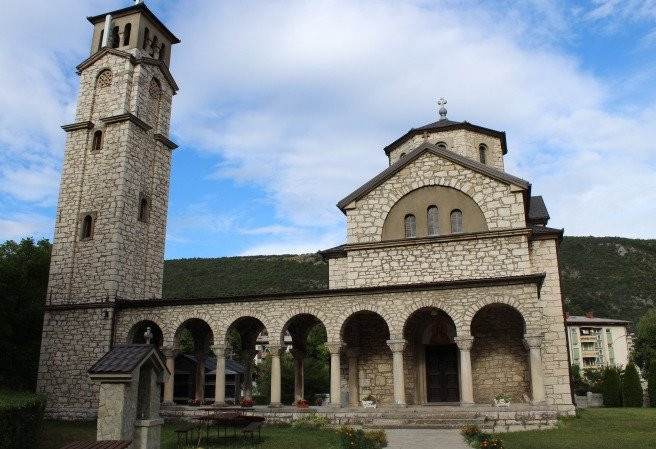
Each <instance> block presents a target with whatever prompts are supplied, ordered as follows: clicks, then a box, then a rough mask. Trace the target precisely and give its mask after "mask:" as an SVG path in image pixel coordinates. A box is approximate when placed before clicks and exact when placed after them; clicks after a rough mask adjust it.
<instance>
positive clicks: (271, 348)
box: [266, 345, 285, 357]
mask: <svg viewBox="0 0 656 449" xmlns="http://www.w3.org/2000/svg"><path fill="white" fill-rule="evenodd" d="M284 349H285V346H283V345H268V346H267V347H266V350H267V351H268V352H269V354H271V356H273V357H280V353H281V352H282V351H283V350H284Z"/></svg>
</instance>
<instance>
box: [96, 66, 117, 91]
mask: <svg viewBox="0 0 656 449" xmlns="http://www.w3.org/2000/svg"><path fill="white" fill-rule="evenodd" d="M113 77H114V74H113V73H112V71H111V69H109V68H108V67H103V68H101V69H100V70H98V72H97V74H96V79H95V85H96V87H107V86H110V85H111V84H112V78H113Z"/></svg>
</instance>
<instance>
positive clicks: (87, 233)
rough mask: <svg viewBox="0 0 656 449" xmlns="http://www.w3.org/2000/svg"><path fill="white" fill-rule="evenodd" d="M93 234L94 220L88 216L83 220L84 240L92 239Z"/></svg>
mask: <svg viewBox="0 0 656 449" xmlns="http://www.w3.org/2000/svg"><path fill="white" fill-rule="evenodd" d="M92 234H93V218H92V217H91V215H86V216H85V217H84V220H82V239H90V238H91V235H92Z"/></svg>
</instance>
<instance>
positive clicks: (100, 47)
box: [96, 30, 105, 51]
mask: <svg viewBox="0 0 656 449" xmlns="http://www.w3.org/2000/svg"><path fill="white" fill-rule="evenodd" d="M103 37H105V30H100V40H99V41H98V50H96V51H100V50H102V41H103Z"/></svg>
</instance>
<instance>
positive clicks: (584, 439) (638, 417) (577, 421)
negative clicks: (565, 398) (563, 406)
mask: <svg viewBox="0 0 656 449" xmlns="http://www.w3.org/2000/svg"><path fill="white" fill-rule="evenodd" d="M498 436H499V437H500V438H501V439H502V440H503V442H504V443H505V444H504V447H505V449H543V448H549V449H599V448H602V449H616V448H626V449H653V448H656V408H595V409H586V410H582V411H581V412H580V415H579V417H578V418H565V419H561V420H560V421H559V422H558V428H557V429H551V430H533V431H528V432H512V433H506V434H499V435H498Z"/></svg>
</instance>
